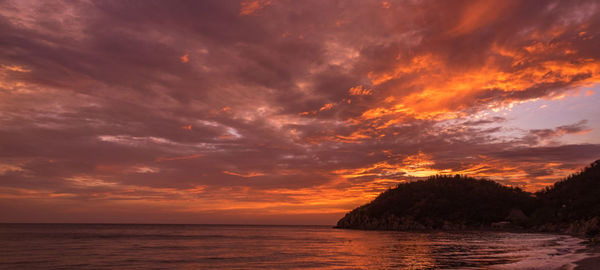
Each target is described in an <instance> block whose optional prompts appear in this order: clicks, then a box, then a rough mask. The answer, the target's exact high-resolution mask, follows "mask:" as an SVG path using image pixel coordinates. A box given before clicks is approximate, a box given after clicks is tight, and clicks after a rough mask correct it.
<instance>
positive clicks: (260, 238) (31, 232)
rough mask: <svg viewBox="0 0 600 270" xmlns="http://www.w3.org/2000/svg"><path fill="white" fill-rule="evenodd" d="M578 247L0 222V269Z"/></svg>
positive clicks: (283, 230)
mask: <svg viewBox="0 0 600 270" xmlns="http://www.w3.org/2000/svg"><path fill="white" fill-rule="evenodd" d="M581 248H583V246H582V244H581V240H580V239H577V238H571V237H568V236H560V235H547V234H513V233H496V232H464V233H407V232H382V231H357V230H340V229H332V228H330V227H325V226H235V225H231V226H230V225H99V224H98V225H93V224H86V225H81V224H27V225H23V224H0V268H3V269H4V268H6V269H52V268H78V269H79V268H93V269H104V268H105V269H109V268H120V269H122V268H139V269H148V268H153V269H157V268H158V269H160V268H177V269H206V268H220V269H222V268H228V269H256V268H286V269H289V268H333V269H385V268H404V269H440V268H441V269H469V268H473V269H489V268H491V269H495V268H498V269H525V268H527V269H530V267H536V268H539V269H551V268H558V267H561V266H563V265H568V263H569V262H573V261H576V260H579V259H581V258H582V256H585V255H584V254H582V253H580V252H576V251H577V250H579V249H581Z"/></svg>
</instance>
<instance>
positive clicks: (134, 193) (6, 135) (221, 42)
mask: <svg viewBox="0 0 600 270" xmlns="http://www.w3.org/2000/svg"><path fill="white" fill-rule="evenodd" d="M597 29H600V5H599V4H598V3H597V1H591V0H589V1H585V0H583V1H275V0H271V1H263V0H248V1H239V2H236V1H175V2H172V1H169V2H167V1H97V2H90V1H52V2H46V1H29V0H23V1H16V0H15V1H10V0H4V1H0V33H2V34H0V48H1V50H0V205H1V206H0V213H2V215H1V216H2V218H1V219H0V221H73V222H78V221H89V222H94V221H104V220H108V221H115V222H194V223H224V222H235V223H298V222H301V223H324V224H332V223H334V222H335V220H337V219H338V218H339V217H341V215H343V213H344V212H345V211H347V210H349V209H352V208H354V207H356V206H358V205H360V204H362V203H364V202H366V201H368V200H369V199H371V198H373V197H374V196H376V195H377V194H378V193H379V192H381V191H383V190H385V189H387V188H389V187H391V186H394V185H396V184H397V183H400V182H404V181H412V180H415V179H422V178H424V177H427V176H430V175H435V174H467V175H472V176H476V177H487V178H491V179H494V180H497V181H499V182H501V183H504V184H510V185H515V186H520V187H523V188H524V189H527V190H532V191H533V190H536V189H538V188H541V187H544V186H546V185H549V184H551V183H553V182H554V181H556V180H559V179H560V178H561V177H564V176H566V175H568V174H570V173H573V172H575V171H576V170H577V169H578V168H580V167H582V166H584V165H586V164H588V163H590V162H592V161H594V160H595V159H598V158H600V135H599V133H598V128H600V122H599V121H600V119H598V115H600V114H599V113H600V111H599V110H598V109H597V107H598V106H594V105H590V104H598V102H600V98H599V96H600V95H598V91H599V90H598V89H599V87H598V83H599V82H600V50H598V48H599V47H600V33H599V32H598V30H597ZM570 100H578V102H579V104H578V105H575V106H574V105H568V104H570V103H569V102H570ZM539 102H544V104H543V105H539V104H537V103H539ZM529 104H535V105H536V107H535V108H530V107H528V106H529Z"/></svg>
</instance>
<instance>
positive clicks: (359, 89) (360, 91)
mask: <svg viewBox="0 0 600 270" xmlns="http://www.w3.org/2000/svg"><path fill="white" fill-rule="evenodd" d="M348 93H349V94H350V95H351V96H370V95H372V94H373V90H371V89H366V88H364V87H363V86H362V85H359V86H355V87H352V88H350V90H348Z"/></svg>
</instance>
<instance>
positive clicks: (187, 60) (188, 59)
mask: <svg viewBox="0 0 600 270" xmlns="http://www.w3.org/2000/svg"><path fill="white" fill-rule="evenodd" d="M180 59H181V63H187V62H189V61H190V55H189V54H187V53H186V54H184V55H183V56H181V58H180Z"/></svg>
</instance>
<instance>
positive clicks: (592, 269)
mask: <svg viewBox="0 0 600 270" xmlns="http://www.w3.org/2000/svg"><path fill="white" fill-rule="evenodd" d="M583 253H587V254H590V257H587V258H585V259H582V260H579V261H576V262H573V263H574V264H575V265H576V266H575V268H574V269H575V270H596V269H599V268H600V246H598V245H596V246H593V247H589V248H587V249H585V250H584V251H583Z"/></svg>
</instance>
